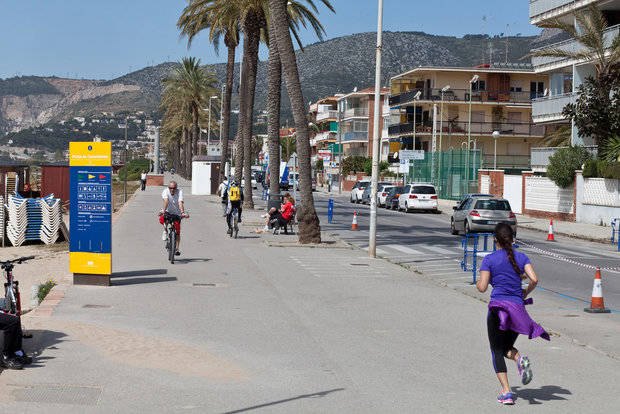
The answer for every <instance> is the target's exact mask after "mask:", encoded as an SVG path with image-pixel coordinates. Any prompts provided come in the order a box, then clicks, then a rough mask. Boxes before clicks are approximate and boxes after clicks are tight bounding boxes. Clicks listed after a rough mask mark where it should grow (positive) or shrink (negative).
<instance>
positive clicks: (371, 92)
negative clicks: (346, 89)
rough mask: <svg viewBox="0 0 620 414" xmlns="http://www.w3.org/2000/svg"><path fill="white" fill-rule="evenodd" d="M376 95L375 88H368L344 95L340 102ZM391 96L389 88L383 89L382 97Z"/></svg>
mask: <svg viewBox="0 0 620 414" xmlns="http://www.w3.org/2000/svg"><path fill="white" fill-rule="evenodd" d="M374 94H375V88H366V89H362V90H361V91H356V92H351V93H348V94H346V95H342V96H340V97H339V98H338V100H341V99H345V98H349V97H352V96H364V95H374ZM389 94H390V89H389V88H381V95H389Z"/></svg>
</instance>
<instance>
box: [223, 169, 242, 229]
mask: <svg viewBox="0 0 620 414" xmlns="http://www.w3.org/2000/svg"><path fill="white" fill-rule="evenodd" d="M242 202H243V191H242V190H241V187H239V186H238V185H237V183H236V182H235V180H230V185H229V187H228V208H227V209H226V224H228V234H231V233H232V230H233V229H232V224H231V219H232V213H233V211H234V210H235V209H237V211H238V214H239V223H241V212H242V211H243V209H242V208H241V203H242Z"/></svg>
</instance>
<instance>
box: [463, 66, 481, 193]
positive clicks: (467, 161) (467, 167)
mask: <svg viewBox="0 0 620 414" xmlns="http://www.w3.org/2000/svg"><path fill="white" fill-rule="evenodd" d="M478 79H479V77H478V75H474V77H473V78H471V80H470V81H469V130H468V132H467V152H466V153H465V185H466V186H467V187H466V192H465V193H468V192H469V150H470V148H471V98H472V96H471V95H472V90H473V86H474V83H476V82H478Z"/></svg>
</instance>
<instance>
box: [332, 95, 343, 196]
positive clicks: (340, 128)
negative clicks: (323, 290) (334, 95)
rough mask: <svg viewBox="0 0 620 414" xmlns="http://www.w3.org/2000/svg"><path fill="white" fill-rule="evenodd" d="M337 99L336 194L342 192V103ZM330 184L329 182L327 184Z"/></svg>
mask: <svg viewBox="0 0 620 414" xmlns="http://www.w3.org/2000/svg"><path fill="white" fill-rule="evenodd" d="M340 102H341V101H338V102H337V104H336V107H337V108H338V194H339V195H340V194H342V105H340ZM329 185H330V186H331V183H330V184H329Z"/></svg>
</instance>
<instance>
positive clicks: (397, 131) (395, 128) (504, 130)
mask: <svg viewBox="0 0 620 414" xmlns="http://www.w3.org/2000/svg"><path fill="white" fill-rule="evenodd" d="M493 131H499V133H500V134H501V135H505V136H524V137H542V136H543V135H544V133H545V129H544V126H542V125H535V124H532V123H509V122H472V123H471V133H472V134H473V135H491V134H492V133H493ZM468 132H469V122H466V121H458V122H451V123H448V122H444V126H443V133H444V134H455V135H466V134H467V133H468ZM388 133H389V135H390V136H401V135H411V134H413V123H406V124H399V125H391V126H390V127H389V129H388ZM432 133H433V129H432V127H431V126H430V125H420V124H418V125H416V134H421V135H424V134H432Z"/></svg>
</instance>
